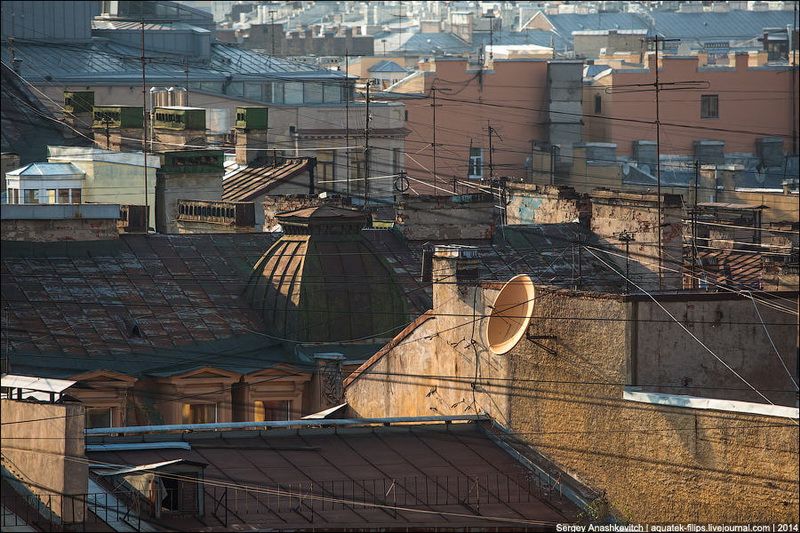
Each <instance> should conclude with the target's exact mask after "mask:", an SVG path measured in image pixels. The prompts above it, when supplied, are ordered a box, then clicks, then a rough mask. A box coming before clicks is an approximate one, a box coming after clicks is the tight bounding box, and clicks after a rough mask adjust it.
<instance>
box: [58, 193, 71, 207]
mask: <svg viewBox="0 0 800 533" xmlns="http://www.w3.org/2000/svg"><path fill="white" fill-rule="evenodd" d="M58 203H60V204H68V203H69V189H58Z"/></svg>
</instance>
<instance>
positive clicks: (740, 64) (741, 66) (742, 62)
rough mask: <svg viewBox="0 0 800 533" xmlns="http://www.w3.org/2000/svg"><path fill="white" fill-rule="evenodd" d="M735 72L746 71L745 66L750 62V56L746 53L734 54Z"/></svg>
mask: <svg viewBox="0 0 800 533" xmlns="http://www.w3.org/2000/svg"><path fill="white" fill-rule="evenodd" d="M735 61H736V70H737V71H740V70H747V65H748V63H749V62H750V54H749V53H748V52H736V60H735Z"/></svg>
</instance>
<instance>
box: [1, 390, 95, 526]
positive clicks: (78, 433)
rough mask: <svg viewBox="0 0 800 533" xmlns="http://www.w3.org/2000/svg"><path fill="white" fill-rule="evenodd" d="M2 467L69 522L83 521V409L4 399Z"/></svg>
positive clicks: (85, 475) (85, 487) (85, 472)
mask: <svg viewBox="0 0 800 533" xmlns="http://www.w3.org/2000/svg"><path fill="white" fill-rule="evenodd" d="M0 420H2V424H3V432H2V437H0V442H2V448H3V466H5V467H6V468H7V469H8V470H9V471H10V472H11V473H12V474H13V475H14V476H15V477H16V478H17V479H19V480H21V481H22V482H23V483H24V484H25V486H26V487H27V488H28V489H29V490H30V491H31V492H32V493H33V494H35V495H36V496H38V497H39V499H40V500H41V501H42V502H44V504H45V505H47V506H48V507H49V508H50V509H51V510H52V511H53V512H54V513H55V514H56V515H57V516H59V517H60V519H61V520H62V521H63V522H64V523H72V522H82V521H83V520H84V516H85V505H84V503H83V499H84V498H85V496H80V497H78V496H79V495H85V494H86V493H87V491H88V467H87V465H86V463H84V462H81V459H85V456H84V439H83V429H84V408H83V406H81V405H74V404H71V405H63V404H39V403H29V402H21V401H16V400H0Z"/></svg>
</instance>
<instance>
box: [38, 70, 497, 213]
mask: <svg viewBox="0 0 800 533" xmlns="http://www.w3.org/2000/svg"><path fill="white" fill-rule="evenodd" d="M37 88H38V89H39V90H41V91H42V92H43V93H44V94H45V95H46V96H47V97H49V98H50V99H52V100H53V101H54V102H63V101H64V92H65V91H87V90H91V91H94V94H95V105H98V106H103V105H132V106H141V105H142V93H141V87H133V86H108V85H94V86H90V87H88V88H87V87H86V86H85V85H84V86H59V87H54V86H48V85H43V86H40V87H37ZM47 97H43V101H46V102H49V101H50V100H49V99H48V98H47ZM188 99H189V101H188V102H187V104H186V105H187V106H188V105H191V106H192V107H201V108H204V109H207V110H222V111H223V112H225V113H227V116H228V118H229V123H230V124H234V123H235V120H234V119H235V117H236V108H237V107H247V106H254V105H260V106H263V105H266V106H267V107H269V134H268V140H267V147H268V149H271V150H281V151H284V152H285V153H286V155H292V156H294V155H298V156H308V155H313V154H310V153H309V151H305V150H302V149H303V148H316V147H319V146H321V145H320V144H319V143H320V140H321V138H328V137H330V138H332V140H334V141H335V146H337V147H344V146H347V145H348V144H350V145H354V144H358V143H356V142H355V140H356V139H357V138H359V137H360V138H363V136H364V126H365V124H364V117H365V113H364V108H365V106H364V102H350V105H349V108H350V109H349V114H350V117H349V123H350V124H349V125H350V129H351V130H352V131H351V133H350V139H349V141H350V142H349V143H348V142H347V139H346V132H345V130H346V126H347V122H348V119H347V107H346V106H345V105H344V104H340V105H326V104H308V105H305V106H300V107H298V106H292V105H277V104H272V105H270V104H267V103H265V102H262V101H260V100H251V99H245V98H237V97H235V96H230V97H226V96H221V95H216V94H211V93H205V92H201V91H198V90H196V89H194V88H192V89H191V90H190V91H189V92H188ZM51 111H53V112H54V113H56V116H61V114H62V112H61V110H60V109H58V108H57V106H56V104H53V106H52V109H51ZM370 114H371V115H372V120H371V123H370V125H371V127H372V129H373V136H374V142H372V143H371V144H372V145H373V146H375V147H376V148H375V149H373V150H372V159H373V161H374V163H373V165H372V166H373V168H372V174H373V175H376V176H378V175H383V174H387V173H388V172H385V170H386V169H387V168H391V167H392V165H393V161H392V151H391V150H387V149H386V148H398V149H400V151H405V150H406V148H405V142H404V138H403V137H402V135H399V136H397V137H396V138H392V139H387V140H386V141H383V143H382V142H379V141H380V140H381V135H380V133H379V130H386V129H399V128H402V127H403V126H404V124H405V113H404V106H403V103H402V102H394V103H392V104H387V103H385V102H384V103H378V102H375V101H374V99H373V101H372V102H371V103H370ZM484 124H485V121H484ZM291 126H294V127H295V128H296V130H319V129H322V130H331V132H330V133H326V134H325V135H323V136H316V137H315V136H310V135H305V136H300V138H299V139H297V140H296V139H295V137H293V136H292V135H291V133H290V127H291ZM140 137H141V134H140V135H139V137H138V138H140ZM136 142H138V141H136ZM136 146H141V143H139V144H138V145H136ZM418 148H419V147H417V149H418ZM136 149H137V150H139V149H140V148H136ZM296 149H297V150H299V151H297V152H295V150H296ZM81 168H83V167H81ZM340 168H341V174H340V175H342V176H344V169H345V165H344V164H342V165H341V167H340ZM84 170H85V169H84ZM462 174H463V173H462ZM358 177H363V176H358ZM380 181H386V180H380ZM388 183H389V185H388V188H389V190H391V189H390V188H391V184H392V181H391V180H388ZM140 189H141V188H140ZM140 196H141V195H140ZM84 201H87V200H84ZM92 201H95V200H92ZM106 201H110V200H106ZM115 201H119V202H120V203H132V204H141V203H142V201H141V199H140V200H138V201H136V202H122V201H120V200H115ZM150 205H151V206H152V205H153V202H152V201H151V202H150ZM150 220H151V221H152V220H155V218H154V215H151V218H150Z"/></svg>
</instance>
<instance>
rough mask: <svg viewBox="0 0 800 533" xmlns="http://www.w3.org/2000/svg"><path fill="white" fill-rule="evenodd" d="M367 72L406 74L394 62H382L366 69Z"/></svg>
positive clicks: (405, 70) (403, 69) (404, 70)
mask: <svg viewBox="0 0 800 533" xmlns="http://www.w3.org/2000/svg"><path fill="white" fill-rule="evenodd" d="M367 71H368V72H408V70H407V69H405V68H403V67H401V66H400V65H398V64H397V63H395V62H394V61H388V60H383V61H381V62H379V63H375V64H374V65H372V66H371V67H369V68H368V69H367Z"/></svg>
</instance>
